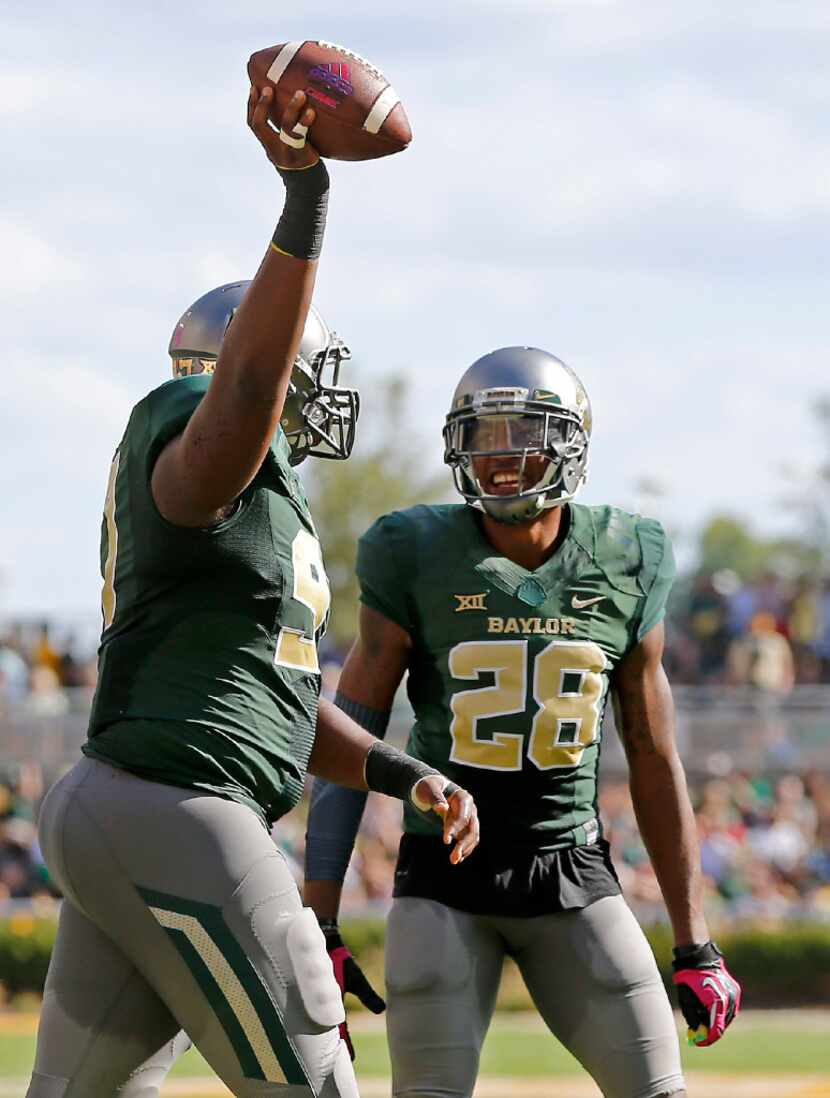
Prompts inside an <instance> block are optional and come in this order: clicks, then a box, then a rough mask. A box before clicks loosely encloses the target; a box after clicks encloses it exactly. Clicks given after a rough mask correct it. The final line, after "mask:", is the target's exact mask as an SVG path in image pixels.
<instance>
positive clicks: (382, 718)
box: [334, 690, 391, 740]
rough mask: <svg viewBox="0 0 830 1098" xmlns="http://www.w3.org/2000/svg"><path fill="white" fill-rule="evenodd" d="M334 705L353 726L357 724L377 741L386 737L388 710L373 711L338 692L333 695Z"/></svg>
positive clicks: (369, 707) (389, 714)
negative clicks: (350, 720)
mask: <svg viewBox="0 0 830 1098" xmlns="http://www.w3.org/2000/svg"><path fill="white" fill-rule="evenodd" d="M334 704H335V705H336V706H337V708H338V709H340V710H342V712H344V713H345V714H346V716H347V717H351V718H352V720H353V721H354V722H355V724H359V725H360V727H361V728H365V729H366V731H367V732H371V733H372V735H373V736H377V738H378V739H379V740H382V739H383V738H384V736H385V735H386V729H387V726H388V724H389V717H390V716H391V712H390V710H388V709H373V708H372V707H371V706H369V705H363V704H362V703H361V702H356V701H352V699H351V698H348V697H346V695H345V694H341V693H340V691H339V690H338V691H337V693H336V694H335V695H334Z"/></svg>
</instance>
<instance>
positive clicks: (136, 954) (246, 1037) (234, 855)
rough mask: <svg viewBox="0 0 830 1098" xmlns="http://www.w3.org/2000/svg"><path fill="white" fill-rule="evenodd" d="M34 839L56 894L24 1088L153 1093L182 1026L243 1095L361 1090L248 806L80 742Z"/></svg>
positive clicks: (303, 919)
mask: <svg viewBox="0 0 830 1098" xmlns="http://www.w3.org/2000/svg"><path fill="white" fill-rule="evenodd" d="M40 840H41V845H42V847H43V853H44V857H45V859H46V862H47V865H48V866H49V868H50V870H51V872H52V874H53V875H54V878H55V880H56V881H57V882H58V884H59V886H60V888H61V889H62V891H63V893H64V896H65V901H64V903H63V906H62V908H61V917H60V924H59V927H58V937H57V942H56V945H55V950H54V953H53V956H52V961H51V964H50V966H49V974H48V976H47V980H46V988H45V992H44V1000H43V1009H42V1013H41V1018H40V1027H39V1030H38V1042H37V1057H36V1061H35V1070H34V1074H33V1076H32V1081H31V1084H30V1087H29V1091H28V1098H115V1096H116V1095H118V1096H119V1098H128V1096H129V1098H158V1093H159V1087H160V1085H161V1083H162V1081H163V1079H164V1076H165V1074H166V1072H167V1069H168V1068H169V1066H170V1065H171V1064H172V1062H173V1060H174V1059H175V1057H176V1054H177V1053H178V1052H179V1051H180V1050H181V1049H183V1048H184V1047H186V1045H187V1040H186V1038H185V1037H184V1036H183V1034H181V1035H180V1031H181V1030H184V1031H185V1032H186V1033H187V1034H188V1035H189V1036H190V1038H192V1040H193V1042H194V1044H195V1045H196V1046H197V1047H198V1049H199V1050H200V1052H201V1053H202V1055H203V1056H204V1057H205V1059H206V1060H207V1061H208V1062H209V1063H210V1065H211V1067H212V1068H213V1069H214V1071H215V1072H216V1074H217V1075H219V1076H220V1077H221V1079H222V1080H223V1081H224V1082H225V1084H226V1085H227V1086H228V1087H229V1089H230V1090H231V1091H232V1092H233V1093H234V1094H235V1095H237V1096H239V1098H271V1096H279V1098H311V1096H312V1095H315V1096H319V1098H357V1084H356V1082H355V1077H354V1071H353V1070H352V1065H351V1062H350V1060H349V1055H348V1052H347V1050H346V1046H345V1044H344V1043H343V1042H342V1041H341V1040H340V1037H339V1034H338V1031H337V1019H338V1018H339V1017H342V1001H341V999H340V992H339V989H338V987H337V983H336V981H335V979H334V975H333V972H332V968H331V963H330V961H329V959H328V955H327V953H326V950H325V942H324V940H323V936H322V934H321V933H320V931H319V928H318V927H317V925H316V920H315V919H314V917H313V914H312V913H311V912H310V911H309V910H308V909H305V908H303V907H302V903H301V901H300V896H299V892H298V891H297V887H296V884H295V883H294V880H293V878H292V876H291V873H290V871H289V869H288V866H287V865H286V863H285V859H284V858H283V856H282V855H281V854H280V852H279V851H278V850H277V849H276V847H275V846H274V844H273V843H272V841H271V839H270V837H269V835H268V834H267V832H266V830H265V828H264V827H263V826H262V823H261V822H260V821H259V819H258V818H257V816H256V815H255V813H254V812H253V811H252V810H250V809H248V808H246V807H244V806H243V805H240V804H235V803H233V802H231V801H227V800H223V799H222V798H219V797H214V796H204V795H201V794H199V793H196V792H194V791H192V790H185V789H178V788H175V787H173V786H164V785H159V784H156V783H154V782H146V781H142V780H141V779H140V778H136V777H134V776H133V775H131V774H127V773H125V772H124V771H120V770H116V769H114V768H112V767H110V766H106V765H105V764H103V763H100V762H96V761H94V760H91V759H83V760H82V761H81V762H79V763H78V764H77V765H76V766H75V767H74V768H73V769H72V770H71V771H70V772H69V773H68V774H67V775H66V776H65V777H64V778H63V779H62V780H61V781H60V782H58V784H57V785H56V786H55V787H54V788H53V789H52V790H51V791H50V793H49V794H48V796H47V797H46V800H45V801H44V803H43V808H42V810H41V819H40Z"/></svg>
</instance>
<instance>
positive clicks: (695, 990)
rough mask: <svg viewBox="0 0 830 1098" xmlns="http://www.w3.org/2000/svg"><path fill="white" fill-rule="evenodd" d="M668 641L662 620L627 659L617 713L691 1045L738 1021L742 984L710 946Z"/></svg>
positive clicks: (617, 685) (618, 677) (618, 678)
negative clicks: (666, 664) (666, 663)
mask: <svg viewBox="0 0 830 1098" xmlns="http://www.w3.org/2000/svg"><path fill="white" fill-rule="evenodd" d="M663 644H664V629H663V625H662V623H660V624H658V625H655V626H654V627H653V628H652V629H650V630H649V632H648V633H646V635H645V636H644V637H643V638H642V640H641V641H640V642H639V643H638V644H637V645H636V646H635V647H634V648H633V649H632V651H631V652H629V653H628V655H627V656H626V657H625V658H624V659H623V660H622V661H621V662H620V664H619V666H618V667H617V670H616V673H615V675H614V703H615V715H616V718H617V727H618V729H619V732H620V735H621V736H622V740H623V744H624V746H625V753H626V756H627V758H628V767H629V782H630V786H631V798H632V801H633V803H634V812H635V814H636V816H637V823H638V824H639V827H640V834H641V835H642V837H643V842H644V843H645V845H646V849H647V850H648V852H649V856H650V857H651V863H652V865H653V866H654V872H655V874H656V876H657V880H658V882H659V884H660V889H661V891H662V893H663V899H664V900H665V903H666V907H667V909H668V912H669V918H670V919H671V923H672V927H673V930H674V939H675V962H674V970H675V978H674V981H675V984H677V985H678V997H679V1000H680V1006H681V1009H682V1010H683V1014H684V1016H685V1018H686V1021H687V1022H688V1024H689V1028H690V1040H692V1039H693V1043H695V1044H701V1045H703V1044H712V1043H713V1042H714V1041H716V1040H718V1038H719V1037H721V1036H722V1034H723V1032H724V1030H725V1029H726V1027H727V1026H728V1025H729V1023H730V1022H731V1021H732V1019H733V1018H734V1016H735V1014H736V1013H737V1011H738V1008H739V1006H740V987H739V986H738V984H737V981H735V980H734V978H733V977H731V976H730V974H729V973H728V972H727V970H726V968H725V966H724V965H723V962H722V960H721V955H720V952H719V950H718V949H717V947H716V946H715V945H714V943H712V942H711V940H710V938H709V930H708V927H707V925H706V919H705V917H704V914H703V890H702V884H701V869H700V851H699V848H698V841H697V828H696V826H695V818H694V813H693V812H692V805H691V802H690V800H689V793H688V790H687V788H686V775H685V773H684V771H683V764H682V763H681V761H680V756H679V755H678V753H677V745H676V743H675V735H674V702H673V700H672V696H671V689H670V687H669V682H668V679H667V678H666V673H665V671H664V670H663V665H662V662H661V661H662V656H663ZM707 978H708V979H707Z"/></svg>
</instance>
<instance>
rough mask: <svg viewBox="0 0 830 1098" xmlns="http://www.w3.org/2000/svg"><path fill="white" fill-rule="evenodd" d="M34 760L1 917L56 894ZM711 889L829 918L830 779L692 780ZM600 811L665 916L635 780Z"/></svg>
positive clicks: (367, 851) (358, 897)
mask: <svg viewBox="0 0 830 1098" xmlns="http://www.w3.org/2000/svg"><path fill="white" fill-rule="evenodd" d="M43 786H44V782H43V776H42V774H41V770H40V767H39V766H38V765H37V764H36V763H28V764H26V765H24V766H18V767H16V768H14V769H12V770H8V771H7V772H6V773H0V912H2V910H3V907H4V903H3V902H4V901H9V900H20V899H27V898H31V897H40V898H45V897H48V896H53V895H55V892H54V890H53V889H52V886H51V883H50V881H49V875H48V872H47V870H46V868H45V866H44V864H43V859H42V857H41V853H40V848H39V846H38V843H37V832H36V827H35V820H36V815H37V808H38V805H39V802H40V799H41V797H42V794H43ZM690 787H691V792H692V799H693V802H694V804H695V811H696V818H697V823H698V832H699V836H700V844H701V859H702V866H703V873H704V882H705V890H706V908H707V913H708V915H709V917H710V918H711V920H712V922H713V923H715V924H718V923H723V922H725V921H727V920H728V921H729V923H730V924H733V923H735V922H738V921H744V920H745V921H751V922H755V923H770V924H771V923H775V922H778V921H780V920H783V919H808V920H817V921H827V922H830V776H828V775H825V774H819V773H808V774H804V775H799V774H795V773H785V774H780V775H777V776H774V777H773V776H770V775H764V774H745V773H739V772H736V773H734V774H733V775H731V776H729V777H728V778H717V779H706V780H700V781H695V780H694V779H692V781H691V782H690ZM306 804H307V802H304V805H303V806H301V808H300V809H299V810H298V811H297V812H293V813H291V814H290V815H288V816H287V817H285V818H284V819H282V820H280V821H279V823H278V825H277V828H276V830H275V832H274V839H275V840H276V842H277V843H278V844H279V845H280V847H281V848H282V850H283V851H284V853H285V854H286V856H287V858H288V860H289V863H290V864H291V866H292V868H293V870H294V873H295V875H296V877H297V879H298V881H300V880H301V879H302V868H303V857H304V848H305V809H306ZM600 815H601V817H602V820H603V825H604V829H605V834H606V837H607V838H608V839H609V840H610V842H611V849H612V854H613V859H614V864H615V866H616V868H617V873H618V874H619V878H620V883H621V885H622V887H623V891H624V893H625V895H626V898H627V899H628V901H629V903H630V904H631V906H632V908H633V909H634V910H635V912H636V913H637V915H638V917H639V918H640V919H641V921H643V922H645V923H653V922H659V921H663V920H665V917H666V916H665V910H664V907H663V903H662V900H661V897H660V890H659V887H658V884H657V880H656V877H655V875H654V871H653V869H652V868H651V863H650V862H649V859H648V856H647V854H646V851H645V848H644V847H643V843H642V840H641V839H640V835H639V831H638V829H637V824H636V820H635V818H634V810H633V808H632V804H631V796H630V793H629V790H628V784H627V782H626V781H625V780H623V779H621V778H617V777H614V778H610V779H607V780H605V781H604V782H602V783H601V786H600ZM400 819H401V808H400V804H399V803H398V802H397V801H393V800H391V799H390V798H388V797H380V796H377V795H374V794H372V795H371V796H370V797H369V800H368V804H367V808H366V813H365V815H364V820H363V826H362V829H361V832H360V835H359V838H358V842H357V847H356V850H355V854H354V857H353V858H352V862H351V866H350V868H349V871H348V874H347V877H346V881H345V884H344V889H343V913H344V914H345V915H356V914H366V913H367V912H371V911H375V912H376V913H379V914H382V913H384V912H385V911H386V909H387V907H388V904H389V901H390V898H391V894H392V877H393V870H394V863H395V857H396V855H397V849H398V841H399V839H400V834H401V831H400Z"/></svg>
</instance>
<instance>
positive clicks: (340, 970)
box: [320, 919, 386, 1060]
mask: <svg viewBox="0 0 830 1098" xmlns="http://www.w3.org/2000/svg"><path fill="white" fill-rule="evenodd" d="M320 928H321V930H322V931H323V934H324V935H325V938H326V949H327V950H328V953H329V957H331V963H332V967H333V968H334V978H335V980H337V984H338V987H339V988H340V990H341V992H342V993H343V995H344V997H345V995H346V992H347V991H350V992H351V993H352V995H356V996H357V997H358V999H360V1001H361V1003H363V1005H364V1006H365V1007H368V1008H369V1010H371V1011H372V1013H373V1014H380V1013H381V1011H383V1010H385V1009H386V1003H385V1002H384V1001H383V999H381V997H380V995H378V993H377V992H376V991H375V990H374V988H373V987H372V985H371V984H370V983H369V981H368V980H367V979H366V977H365V976H364V975H363V971H362V969H361V968H360V966H359V965H358V963H357V961H356V960H355V959H354V957H353V956H352V954H351V950H350V949H349V947H348V946H346V945H344V944H343V939H342V938H341V937H340V930H339V929H338V926H337V923H336V922H335V920H334V919H321V920H320ZM340 1036H341V1037H342V1039H343V1040H344V1041H345V1042H346V1047H347V1048H348V1050H349V1055H350V1056H351V1058H352V1059H353V1060H354V1045H353V1044H352V1038H351V1036H350V1034H349V1027H348V1026H347V1025H346V1023H345V1022H341V1023H340Z"/></svg>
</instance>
